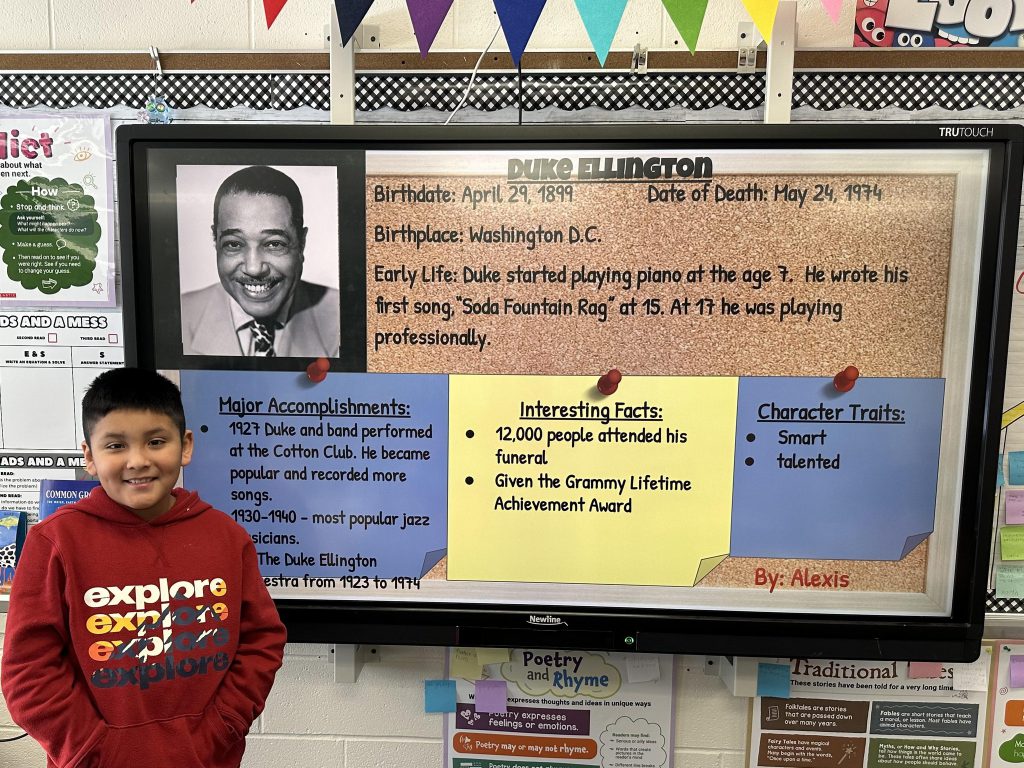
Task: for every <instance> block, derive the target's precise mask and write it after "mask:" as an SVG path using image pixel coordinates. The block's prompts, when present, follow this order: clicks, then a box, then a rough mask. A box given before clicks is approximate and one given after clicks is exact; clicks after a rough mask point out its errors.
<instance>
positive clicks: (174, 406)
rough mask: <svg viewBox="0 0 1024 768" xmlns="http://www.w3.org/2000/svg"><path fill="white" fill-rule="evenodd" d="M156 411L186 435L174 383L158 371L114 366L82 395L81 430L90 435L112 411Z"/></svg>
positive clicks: (178, 395)
mask: <svg viewBox="0 0 1024 768" xmlns="http://www.w3.org/2000/svg"><path fill="white" fill-rule="evenodd" d="M122 409H123V410H126V411H153V412H154V413H159V414H162V415H164V416H167V417H168V418H170V420H171V421H173V422H174V424H175V425H176V426H177V427H178V431H179V432H180V433H181V437H182V438H184V437H185V409H184V408H183V407H182V405H181V392H179V391H178V388H177V387H176V386H174V383H173V382H171V381H169V380H168V379H166V378H164V377H163V376H161V375H160V374H159V373H156V372H155V371H147V370H144V369H142V368H113V369H111V370H109V371H104V372H103V373H101V374H100V375H99V376H97V377H96V378H95V379H94V380H93V382H92V384H90V385H89V389H87V390H86V392H85V397H83V398H82V432H83V433H85V442H86V443H88V444H89V445H90V447H91V445H92V443H91V441H90V438H91V436H92V430H93V428H94V427H95V426H96V422H98V421H99V420H100V419H102V418H103V417H104V416H106V415H107V414H108V413H110V412H111V411H117V410H122Z"/></svg>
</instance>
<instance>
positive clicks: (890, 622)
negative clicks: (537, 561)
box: [117, 124, 1024, 661]
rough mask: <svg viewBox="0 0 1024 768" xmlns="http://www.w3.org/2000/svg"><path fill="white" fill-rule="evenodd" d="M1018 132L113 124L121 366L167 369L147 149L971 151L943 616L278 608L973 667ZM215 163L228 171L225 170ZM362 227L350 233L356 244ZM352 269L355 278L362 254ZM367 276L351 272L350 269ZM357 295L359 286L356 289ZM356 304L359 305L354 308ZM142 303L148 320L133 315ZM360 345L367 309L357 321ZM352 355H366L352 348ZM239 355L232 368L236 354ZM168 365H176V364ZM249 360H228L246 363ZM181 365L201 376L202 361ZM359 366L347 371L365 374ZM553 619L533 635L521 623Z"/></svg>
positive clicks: (432, 624) (574, 639)
mask: <svg viewBox="0 0 1024 768" xmlns="http://www.w3.org/2000/svg"><path fill="white" fill-rule="evenodd" d="M1022 140H1024V130H1022V128H1021V127H1020V126H1010V125H991V126H987V125H977V124H971V125H955V124H954V125H902V124H900V125H896V124H875V125H871V124H858V125H855V126H854V125H837V124H832V125H814V126H809V125H808V126H629V127H620V126H585V127H581V126H571V127H570V126H559V127H548V126H526V127H505V126H500V127H491V126H474V127H464V126H457V127H456V126H450V127H449V126H446V127H440V126H373V127H355V126H346V127H341V126H282V125H252V124H246V125H231V126H224V125H211V126H207V125H192V126H181V125H175V126H123V127H121V128H119V129H118V131H117V165H118V177H119V214H120V235H121V238H120V242H121V258H122V286H123V294H124V324H125V347H126V348H125V353H126V362H127V364H128V365H138V366H141V367H146V368H154V369H155V368H158V367H173V366H169V365H167V364H166V363H167V361H166V360H160V361H158V360H157V357H156V355H155V351H154V343H153V340H154V338H155V329H156V328H157V326H158V325H159V324H160V323H161V322H166V318H160V317H157V316H156V315H155V314H154V312H153V311H152V308H153V307H154V306H159V305H160V302H159V300H157V301H154V297H156V296H157V294H158V293H159V291H161V290H164V289H166V285H162V284H160V283H159V282H158V281H155V280H154V278H153V271H152V268H151V264H150V261H149V260H150V255H151V254H153V253H154V252H156V250H157V249H154V248H153V236H154V232H153V227H152V224H151V221H150V219H149V202H150V198H151V194H152V189H151V182H152V179H151V178H150V175H149V163H148V159H149V155H150V153H151V152H152V151H154V150H167V149H172V150H178V151H180V152H182V153H183V154H182V157H183V158H187V157H188V156H189V153H190V152H202V153H205V152H210V151H212V152H214V153H220V154H221V156H222V157H230V156H231V153H233V152H235V151H236V150H240V154H239V156H243V155H246V154H247V153H251V152H253V151H271V152H272V151H274V150H281V149H288V150H296V151H300V152H301V151H305V150H310V149H317V150H321V151H322V150H332V151H337V152H342V153H344V152H353V151H354V152H360V151H362V150H370V149H373V150H449V151H464V150H470V149H478V150H482V149H495V150H502V149H512V148H517V149H528V150H540V149H550V148H555V147H557V148H562V149H567V150H577V149H585V148H587V147H595V148H598V147H599V148H601V149H608V150H614V149H616V148H629V149H632V150H643V149H644V148H652V149H653V148H658V149H665V148H676V147H680V148H681V147H683V146H686V145H689V144H693V145H699V146H700V147H701V148H702V149H706V150H709V151H710V150H714V149H726V148H744V149H757V148H765V149H790V150H800V149H836V150H838V149H862V150H864V151H871V150H872V149H882V148H888V149H893V148H895V149H901V148H902V149H907V150H912V149H914V148H920V147H925V148H939V149H943V148H945V149H949V148H965V147H970V148H982V149H986V150H988V151H989V159H990V173H989V177H988V183H987V188H986V205H985V212H984V216H985V221H984V224H983V235H982V246H981V258H982V264H981V268H980V274H979V283H978V286H977V290H978V296H977V308H978V309H977V314H976V318H975V334H974V339H973V342H974V353H973V360H972V363H971V381H970V385H969V398H968V400H969V419H968V425H967V433H966V435H965V456H964V462H963V467H964V469H963V475H962V477H961V491H962V493H961V509H960V524H959V531H958V536H957V550H956V551H957V555H956V563H955V568H954V580H953V600H952V610H951V614H950V616H949V617H948V618H944V617H940V618H936V617H930V616H929V617H923V616H898V617H890V616H866V615H828V616H823V617H812V616H808V615H805V614H787V613H775V612H734V611H696V610H681V611H668V610H663V609H658V610H654V611H646V610H630V609H625V608H608V609H601V610H593V609H590V608H581V607H578V606H551V605H543V606H523V605H500V604H493V605H490V604H488V605H484V604H481V605H466V604H438V603H430V604H418V603H417V602H416V599H415V593H410V598H409V600H408V601H407V602H402V603H396V602H374V601H369V600H367V601H349V600H344V601H340V600H338V601H326V600H302V599H279V600H277V605H278V608H279V611H280V613H281V615H282V618H283V619H284V621H285V623H286V624H287V625H288V629H289V639H291V640H292V641H295V642H345V643H352V642H358V643H390V644H415V645H450V646H500V647H511V646H525V645H530V646H538V647H564V648H590V649H605V650H634V651H642V652H670V653H713V654H724V655H757V656H799V657H826V656H830V657H837V658H860V659H920V660H942V661H957V660H973V659H974V658H976V657H977V655H978V653H979V651H980V642H981V636H982V631H983V622H984V615H985V609H984V608H985V594H986V591H987V578H988V557H989V549H990V547H989V544H990V540H991V535H992V525H993V519H992V506H991V505H992V498H993V493H994V490H995V484H996V457H997V454H998V450H999V449H998V444H999V436H1000V429H1001V424H1000V418H1001V407H1002V401H1001V399H1002V391H1003V384H1004V380H1005V374H1006V348H1007V341H1008V335H1009V319H1010V301H1011V295H1012V277H1013V266H1014V258H1015V244H1016V237H1017V218H1018V214H1019V207H1020V187H1021V164H1022V152H1021V145H1022ZM224 162H228V161H226V160H225V161H224ZM362 224H363V226H361V227H354V226H353V227H351V228H350V229H351V231H353V232H355V233H356V234H357V235H358V236H360V237H361V233H362V232H364V231H365V216H364V218H363V220H362ZM363 258H364V261H363V267H364V269H365V253H364V257H363ZM363 274H364V275H365V271H364V273H363ZM363 299H364V300H365V286H364V292H363ZM364 303H365V301H364ZM147 308H148V311H147ZM361 330H362V332H363V333H364V334H365V313H364V314H363V317H362V326H361ZM364 351H365V350H364ZM242 360H244V359H242ZM158 362H161V363H163V365H162V366H161V365H158V364H157V363H158ZM179 362H180V361H179ZM248 362H249V361H246V362H242V363H240V364H239V365H238V367H239V368H245V366H246V364H247V363H248ZM188 367H203V364H202V363H200V364H197V365H189V366H188ZM365 367H366V363H365V356H364V358H363V359H362V361H361V367H360V361H359V360H358V359H346V361H345V362H344V369H345V370H365ZM537 615H540V616H554V617H557V618H558V619H559V620H561V621H562V622H563V623H560V624H558V625H557V626H554V627H551V626H541V627H535V626H533V625H531V623H530V619H531V617H533V616H537Z"/></svg>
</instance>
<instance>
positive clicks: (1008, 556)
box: [999, 525, 1024, 560]
mask: <svg viewBox="0 0 1024 768" xmlns="http://www.w3.org/2000/svg"><path fill="white" fill-rule="evenodd" d="M999 545H1000V548H999V552H1000V554H1001V555H1002V558H1003V560H1024V525H1004V526H1003V527H1002V528H1000V529H999Z"/></svg>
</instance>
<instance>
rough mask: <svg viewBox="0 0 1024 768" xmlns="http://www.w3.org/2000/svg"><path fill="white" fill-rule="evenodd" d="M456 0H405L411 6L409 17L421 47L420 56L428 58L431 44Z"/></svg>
mask: <svg viewBox="0 0 1024 768" xmlns="http://www.w3.org/2000/svg"><path fill="white" fill-rule="evenodd" d="M453 2H455V0H405V4H406V5H407V6H408V7H409V18H410V19H412V28H413V31H414V32H415V33H416V42H417V43H418V44H419V47H420V56H422V57H423V58H424V59H425V58H427V52H428V51H430V46H432V45H433V44H434V38H436V37H437V32H438V30H440V29H441V25H442V24H443V23H444V19H445V16H447V15H448V11H449V10H450V9H451V7H452V3H453Z"/></svg>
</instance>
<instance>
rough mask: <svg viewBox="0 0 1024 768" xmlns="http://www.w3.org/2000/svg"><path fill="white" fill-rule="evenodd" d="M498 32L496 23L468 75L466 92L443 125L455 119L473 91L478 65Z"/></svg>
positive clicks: (499, 25) (478, 69)
mask: <svg viewBox="0 0 1024 768" xmlns="http://www.w3.org/2000/svg"><path fill="white" fill-rule="evenodd" d="M499 32H501V22H499V23H498V28H497V29H495V30H494V35H493V36H492V37H491V42H489V43H488V44H487V46H486V47H485V48H484V49H483V51H482V52H481V53H480V58H479V59H477V60H476V66H475V67H473V74H472V75H470V77H469V85H467V86H466V91H465V93H463V94H462V99H461V100H460V101H459V103H458V104H456V105H455V109H453V110H452V113H451V114H450V115H448V119H447V120H445V121H444V124H445V125H448V123H450V122H451V121H452V118H453V117H455V113H456V112H458V111H459V110H460V109H462V105H463V104H465V103H466V99H468V98H469V92H470V91H471V90H473V82H474V81H475V80H476V73H477V72H479V71H480V64H481V62H483V60H484V56H486V55H487V51H489V50H490V49H491V46H492V45H494V41H495V40H497V38H498V33H499Z"/></svg>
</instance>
